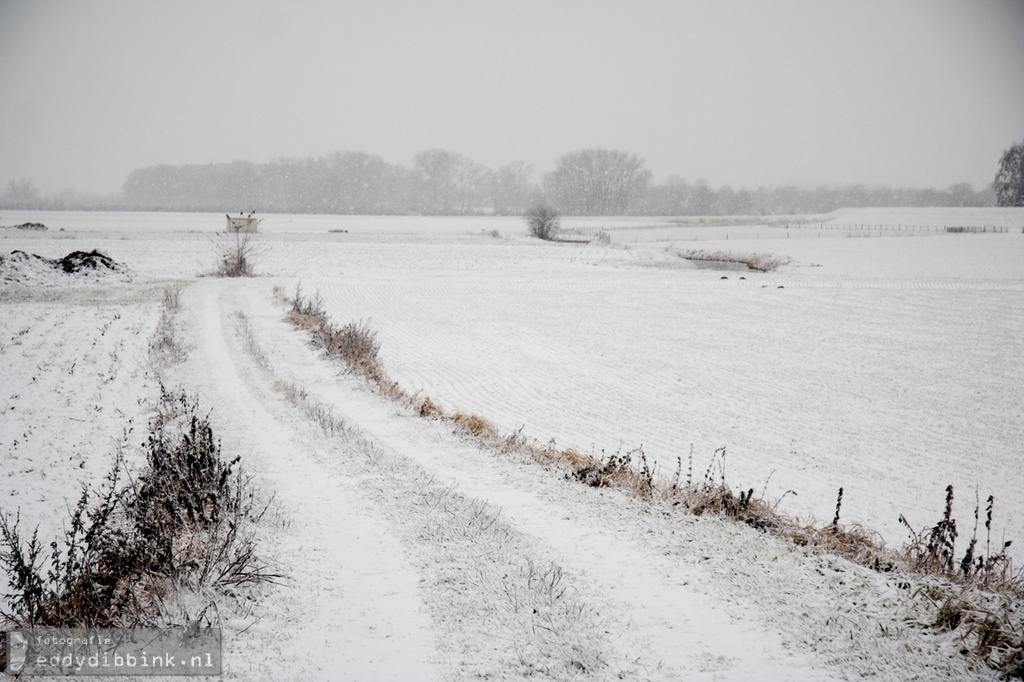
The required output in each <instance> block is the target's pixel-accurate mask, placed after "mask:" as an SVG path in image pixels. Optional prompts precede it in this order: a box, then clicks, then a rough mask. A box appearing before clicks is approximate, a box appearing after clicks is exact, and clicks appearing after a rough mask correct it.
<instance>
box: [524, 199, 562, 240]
mask: <svg viewBox="0 0 1024 682" xmlns="http://www.w3.org/2000/svg"><path fill="white" fill-rule="evenodd" d="M525 218H526V224H527V226H528V227H529V228H530V235H532V236H534V237H537V238H538V239H545V240H549V241H550V240H552V239H554V238H555V235H556V234H557V233H558V227H559V215H558V211H556V210H555V209H553V208H551V207H550V206H548V205H547V204H536V205H535V206H531V207H530V208H529V209H528V210H527V211H526V216H525Z"/></svg>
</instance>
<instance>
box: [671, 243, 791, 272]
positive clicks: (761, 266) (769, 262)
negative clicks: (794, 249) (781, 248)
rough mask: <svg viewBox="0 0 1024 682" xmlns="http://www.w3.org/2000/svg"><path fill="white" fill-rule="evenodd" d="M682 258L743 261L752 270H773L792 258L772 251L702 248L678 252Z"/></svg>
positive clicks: (729, 261) (724, 261)
mask: <svg viewBox="0 0 1024 682" xmlns="http://www.w3.org/2000/svg"><path fill="white" fill-rule="evenodd" d="M677 253H678V255H679V257H680V258H683V259H685V260H696V261H718V262H722V263H742V264H743V265H746V266H747V267H748V268H750V269H751V270H757V271H758V272H771V271H773V270H778V269H779V268H781V267H782V266H783V265H788V264H789V263H790V262H791V260H790V259H789V258H788V257H786V256H778V255H776V254H772V253H733V252H732V251H704V250H702V249H686V250H683V251H679V252H677Z"/></svg>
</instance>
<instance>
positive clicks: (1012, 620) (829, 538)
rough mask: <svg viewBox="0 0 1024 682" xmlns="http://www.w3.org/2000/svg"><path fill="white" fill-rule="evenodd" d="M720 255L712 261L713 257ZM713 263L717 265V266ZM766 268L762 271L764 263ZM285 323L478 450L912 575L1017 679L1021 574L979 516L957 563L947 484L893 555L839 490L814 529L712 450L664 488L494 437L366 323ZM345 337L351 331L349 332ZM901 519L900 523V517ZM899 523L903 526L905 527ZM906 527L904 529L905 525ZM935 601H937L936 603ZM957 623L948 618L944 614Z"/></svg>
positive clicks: (637, 470)
mask: <svg viewBox="0 0 1024 682" xmlns="http://www.w3.org/2000/svg"><path fill="white" fill-rule="evenodd" d="M715 255H718V254H715ZM716 260H718V259H717V258H716ZM761 264H762V265H765V263H763V262H762V263H761ZM290 303H291V310H290V312H289V315H288V317H289V320H290V321H291V323H292V324H293V325H294V326H296V327H297V328H299V329H304V330H305V331H307V332H308V333H309V334H310V335H311V337H312V338H313V340H314V342H315V344H316V345H317V346H318V347H320V348H322V349H323V350H324V351H325V352H326V354H327V355H328V356H329V357H332V358H334V359H336V360H339V361H341V362H343V363H344V364H345V365H347V366H348V368H349V369H350V370H351V371H352V372H354V373H357V374H359V375H361V376H363V377H365V378H366V379H367V380H368V381H369V382H370V383H371V384H372V385H373V386H375V387H376V388H378V389H379V390H380V391H381V393H382V394H384V395H386V396H387V397H389V398H391V399H392V400H395V401H398V402H400V403H402V404H404V405H405V406H406V407H407V408H410V409H411V411H412V413H414V414H418V415H419V416H421V417H424V418H429V419H435V420H441V421H444V422H447V423H450V424H452V425H453V427H454V429H455V431H456V433H459V434H461V435H462V436H464V437H466V438H470V439H473V440H474V441H476V442H478V443H479V444H480V445H481V446H483V447H487V448H490V449H493V450H495V451H499V452H502V453H505V454H512V453H514V454H518V455H524V456H526V457H528V458H530V459H532V460H534V461H537V462H540V463H543V464H545V465H552V464H554V465H557V466H559V467H560V468H562V470H564V471H566V476H567V477H568V478H571V479H574V480H576V481H579V482H581V483H583V484H585V485H587V486H590V487H594V488H615V489H620V490H623V491H626V492H628V493H630V494H632V495H634V496H636V497H637V498H639V499H641V500H646V501H647V502H649V503H651V504H653V505H656V506H658V505H667V506H668V507H671V508H681V509H683V510H685V511H686V512H687V513H689V514H692V515H695V516H705V515H711V516H716V517H720V518H723V519H729V520H733V521H735V522H738V523H741V524H744V525H747V526H750V527H752V528H755V529H757V530H759V531H762V532H768V533H772V534H774V535H777V536H779V537H782V538H785V539H787V540H788V541H790V542H793V543H794V544H796V545H798V546H800V547H804V548H806V549H808V550H811V551H819V552H827V553H831V554H834V555H837V556H841V557H843V558H845V559H847V560H850V561H853V562H855V563H857V564H860V565H862V566H865V567H867V568H870V569H872V570H874V571H877V572H879V573H883V574H904V575H908V576H916V577H917V578H919V579H921V580H923V581H925V582H926V583H927V584H929V585H930V586H931V588H930V590H929V591H927V592H919V593H915V596H919V597H920V598H922V599H925V600H926V601H930V602H932V603H933V605H936V606H937V607H938V609H939V611H938V613H937V615H936V616H935V618H934V620H933V621H932V622H931V623H930V624H929V627H932V628H934V629H938V630H948V631H954V632H956V633H957V634H958V636H960V638H961V640H962V641H963V642H964V644H965V646H964V649H963V650H964V652H970V653H972V654H974V655H976V656H978V657H979V658H980V659H981V660H983V661H984V662H985V663H986V664H987V665H989V666H991V667H993V668H995V669H997V670H1000V671H1002V672H1005V673H1008V674H1011V675H1013V674H1019V670H1020V665H1021V654H1020V652H1021V651H1022V648H1024V637H1022V634H1024V614H1022V613H1021V610H1020V609H1019V605H1020V603H1021V601H1022V599H1024V572H1022V571H1020V570H1017V571H1015V570H1014V569H1013V566H1012V561H1011V559H1010V558H1009V557H1008V556H1007V555H1006V552H1005V550H1006V548H1007V547H1009V545H1010V542H1006V543H1005V544H1003V545H1002V546H1000V547H997V548H996V550H995V552H994V553H993V550H992V548H991V544H990V536H989V537H988V538H986V547H985V549H984V551H982V548H981V547H980V546H979V544H978V538H977V531H978V523H977V521H978V508H977V507H976V509H975V527H974V535H973V536H972V538H971V540H970V541H969V543H968V547H967V548H966V550H965V552H964V554H963V556H962V558H960V559H955V558H954V557H955V553H956V538H957V530H956V521H955V520H954V519H952V518H951V510H952V486H950V487H949V488H948V489H947V500H946V508H945V513H944V515H943V518H942V519H941V520H940V521H939V522H938V523H937V524H936V525H935V526H933V527H931V528H930V529H926V530H925V531H921V532H920V533H917V532H914V531H913V530H912V529H911V530H912V540H911V541H910V542H909V543H907V544H905V545H904V546H903V547H901V548H899V549H895V550H894V549H890V548H888V547H886V545H885V543H884V541H883V540H882V538H881V536H880V535H879V534H878V533H876V532H874V531H872V530H871V529H869V528H866V527H864V526H863V525H862V524H859V523H855V524H853V525H850V526H846V525H844V524H841V523H840V521H841V511H842V498H843V489H842V488H840V489H839V491H838V495H837V500H836V508H835V515H834V517H833V520H832V522H831V523H829V524H826V525H820V526H818V525H814V524H813V523H812V524H807V523H801V522H800V521H799V520H798V519H795V518H792V517H790V516H787V515H785V514H783V513H781V512H780V511H779V509H778V508H779V500H768V499H765V495H764V492H763V491H762V493H761V494H760V495H759V496H755V490H754V488H753V487H748V488H746V489H743V488H739V489H735V488H734V487H733V486H732V485H730V483H729V482H728V481H727V479H726V454H727V453H726V449H725V448H724V447H723V448H721V449H719V450H718V451H716V452H715V454H714V456H713V457H712V458H711V460H710V462H709V463H708V465H707V467H706V469H705V470H704V473H703V475H702V476H699V477H695V476H694V472H693V453H692V448H691V452H690V455H689V458H688V462H687V471H686V476H685V479H684V478H683V473H682V467H683V463H682V458H679V459H678V460H677V468H676V471H675V474H674V476H672V477H671V479H670V480H664V479H659V478H658V477H656V476H655V473H654V469H653V467H652V465H651V464H650V463H649V461H648V459H647V457H646V455H645V453H644V451H643V448H642V447H641V448H637V449H635V450H631V451H627V452H625V453H623V452H621V451H619V452H616V453H614V454H611V455H608V456H602V457H593V456H588V455H584V454H581V453H579V452H578V451H577V450H575V449H572V448H568V449H559V448H556V447H555V446H554V441H551V442H550V443H549V444H547V445H542V444H540V443H538V442H536V441H531V440H529V439H527V438H525V437H524V436H523V435H522V434H521V432H516V433H512V434H501V432H500V431H499V429H498V428H497V427H496V426H495V425H494V424H493V423H492V422H491V421H489V420H488V419H486V418H484V417H482V416H480V415H478V414H475V413H465V412H459V411H455V412H448V411H446V410H445V409H443V408H442V407H440V406H439V405H438V404H437V403H436V402H435V401H434V400H433V399H431V398H430V397H426V396H422V395H419V394H409V393H408V392H407V391H405V390H404V389H402V388H401V387H400V386H399V385H398V384H397V383H396V382H394V381H392V380H391V379H390V378H388V376H387V373H386V371H385V369H384V367H383V366H382V364H381V362H380V360H379V355H378V353H379V350H380V346H379V343H378V342H377V338H376V334H375V333H374V332H373V330H371V329H369V328H368V327H367V326H366V325H365V324H364V323H360V325H358V326H354V325H351V324H350V325H346V326H345V327H342V328H340V329H343V330H349V331H347V332H346V333H341V332H340V331H339V328H337V327H335V326H334V325H333V323H332V322H331V321H330V318H329V317H328V315H327V313H326V311H325V310H324V308H323V303H322V298H321V297H320V296H319V295H317V296H315V297H313V298H312V299H310V298H306V297H304V296H303V295H302V293H301V290H296V293H295V295H294V296H293V297H292V298H291V299H290ZM352 330H358V332H359V333H358V334H355V333H354V332H353V331H352ZM992 504H993V501H992V498H991V497H990V498H989V501H988V507H987V510H986V522H985V527H986V530H988V531H990V530H991V523H992ZM901 519H902V517H901ZM904 523H906V522H905V520H904ZM907 527H908V528H910V526H909V524H907ZM935 595H940V596H941V598H942V601H941V605H940V604H939V602H938V598H937V597H936V596H935ZM951 610H952V611H954V612H955V614H954V615H949V612H950V611H951Z"/></svg>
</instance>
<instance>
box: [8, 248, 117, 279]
mask: <svg viewBox="0 0 1024 682" xmlns="http://www.w3.org/2000/svg"><path fill="white" fill-rule="evenodd" d="M69 278H73V279H69ZM76 281H77V282H82V281H102V282H128V281H131V276H130V274H129V273H128V270H127V268H125V266H124V265H123V264H121V263H118V262H117V261H115V260H114V259H113V258H111V257H110V256H107V255H106V254H103V253H100V252H99V251H95V250H93V251H89V252H85V251H73V252H71V253H69V254H68V255H66V256H64V257H63V258H58V259H50V258H44V257H43V256H37V255H36V254H34V253H25V252H24V251H11V253H10V254H9V255H6V256H3V255H0V284H4V285H23V286H61V285H63V284H72V283H75V282H76Z"/></svg>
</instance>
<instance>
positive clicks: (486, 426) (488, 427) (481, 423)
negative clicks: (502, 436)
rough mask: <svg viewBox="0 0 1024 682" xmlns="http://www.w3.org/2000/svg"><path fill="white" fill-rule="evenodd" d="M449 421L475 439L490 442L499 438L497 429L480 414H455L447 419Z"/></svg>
mask: <svg viewBox="0 0 1024 682" xmlns="http://www.w3.org/2000/svg"><path fill="white" fill-rule="evenodd" d="M447 419H449V420H451V422H452V423H453V424H455V427H456V428H457V429H458V430H459V431H461V432H463V433H466V434H469V435H470V436H473V437H475V438H484V439H488V440H490V439H494V438H497V437H498V429H497V427H495V426H494V424H492V423H491V422H489V421H487V420H486V419H484V418H483V417H481V416H480V415H478V414H465V413H462V412H456V413H455V414H453V415H451V416H449V417H447Z"/></svg>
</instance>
